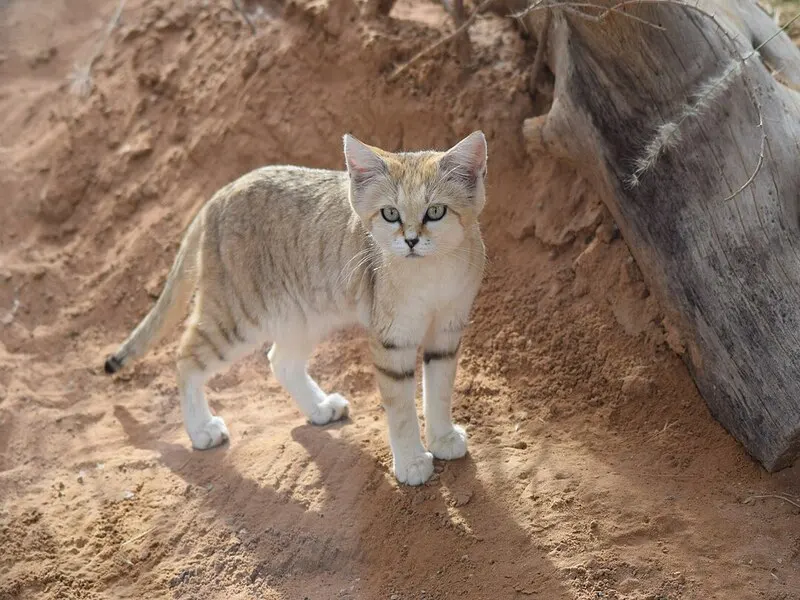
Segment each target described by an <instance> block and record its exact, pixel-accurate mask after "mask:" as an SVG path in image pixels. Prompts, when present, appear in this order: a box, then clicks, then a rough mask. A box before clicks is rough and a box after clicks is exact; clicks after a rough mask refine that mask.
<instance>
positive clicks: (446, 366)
mask: <svg viewBox="0 0 800 600" xmlns="http://www.w3.org/2000/svg"><path fill="white" fill-rule="evenodd" d="M460 345H461V331H460V330H458V331H453V330H450V329H445V330H436V329H433V330H432V331H431V332H430V333H429V334H428V336H427V337H426V339H425V342H424V344H423V355H422V364H423V379H422V398H423V404H424V410H425V441H426V442H427V443H428V450H430V451H431V452H432V453H433V455H434V456H435V457H436V458H439V459H442V460H453V459H455V458H461V457H462V456H464V455H465V454H466V453H467V432H466V431H464V428H463V427H461V426H459V425H455V424H454V423H453V420H452V416H451V398H452V394H453V382H454V381H455V377H456V368H457V366H458V352H459V349H460Z"/></svg>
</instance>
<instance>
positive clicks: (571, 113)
mask: <svg viewBox="0 0 800 600" xmlns="http://www.w3.org/2000/svg"><path fill="white" fill-rule="evenodd" d="M599 4H601V5H602V6H606V7H609V6H616V8H615V10H614V11H613V12H610V13H608V14H607V15H606V16H605V17H603V18H602V19H600V20H599V21H598V20H592V19H587V18H585V17H582V16H580V15H577V14H576V13H575V11H578V10H582V11H586V12H588V13H591V14H593V15H599V14H601V12H600V11H598V10H597V9H589V8H586V4H585V3H584V4H582V5H580V4H577V3H576V4H574V5H571V4H570V3H569V2H555V1H554V2H550V3H549V6H551V8H548V9H546V10H552V11H553V19H552V29H551V30H550V32H549V38H548V39H549V42H548V52H547V55H548V58H547V64H548V66H549V67H550V69H551V71H552V72H553V73H554V74H555V80H556V87H555V95H554V101H553V105H552V109H551V110H550V112H549V113H548V114H547V115H545V116H542V117H537V118H534V119H530V120H528V121H527V122H526V124H525V135H526V139H527V141H528V143H529V145H530V147H531V149H532V151H534V152H539V153H548V154H551V155H555V156H558V157H559V158H561V159H563V160H568V161H571V162H573V163H574V164H575V165H576V167H577V168H578V169H579V170H580V171H581V172H582V174H584V175H585V176H587V177H589V178H591V180H592V181H593V182H595V183H596V184H597V185H598V186H601V187H602V189H603V190H604V197H605V202H606V204H607V206H608V208H609V209H610V211H611V213H612V214H613V216H614V218H615V219H616V220H617V223H618V224H619V226H620V228H621V230H622V232H623V234H624V236H625V239H626V241H627V243H628V244H629V246H630V249H631V252H632V253H633V255H634V257H635V258H636V260H637V262H638V264H639V266H640V268H641V270H642V272H643V273H644V275H645V277H646V280H647V281H648V283H649V285H650V287H651V289H652V290H653V291H654V293H656V294H658V296H659V298H660V300H661V303H662V305H663V306H664V308H665V310H666V312H667V315H668V317H669V319H670V321H672V322H673V323H674V324H675V325H676V326H677V329H678V331H679V333H680V335H681V344H679V345H678V349H679V351H681V353H682V355H683V358H684V360H685V362H686V364H687V365H688V367H689V369H690V372H691V374H692V376H693V377H694V379H695V382H696V384H697V387H698V389H699V390H700V392H701V394H702V395H703V397H704V398H705V400H706V402H707V403H708V406H709V407H710V409H711V412H712V414H713V415H714V416H715V417H716V418H717V419H718V420H719V421H720V422H721V423H722V424H723V425H724V426H725V427H726V428H727V429H728V430H729V431H730V432H731V433H732V434H733V436H734V437H735V438H736V439H738V440H739V441H740V442H741V443H742V444H743V445H744V447H745V448H746V449H747V451H748V452H749V453H750V454H751V455H752V456H754V457H755V458H756V459H758V460H759V461H760V462H761V463H762V464H763V465H764V467H766V468H767V469H768V470H776V469H779V468H782V467H785V466H787V465H789V464H791V462H792V461H793V460H794V459H795V458H796V457H797V455H798V452H800V236H798V194H800V95H798V94H797V93H796V92H794V91H792V90H791V89H789V87H786V86H784V85H782V84H781V83H778V81H776V78H775V77H773V76H772V75H771V73H770V70H769V69H768V68H767V67H766V66H765V64H764V63H763V62H762V61H761V60H760V59H759V57H758V56H757V55H754V56H752V58H750V59H749V60H747V62H746V63H741V62H740V63H739V64H740V65H741V66H742V68H741V73H739V72H734V73H733V74H732V75H731V76H729V77H728V78H727V80H724V81H722V82H721V83H720V84H719V86H717V87H716V88H710V86H711V84H713V83H714V81H715V78H717V79H719V78H720V77H721V76H722V75H723V74H724V73H726V69H727V68H729V67H730V65H731V64H734V63H732V61H741V59H742V58H743V57H745V56H747V55H748V53H750V52H751V51H752V50H753V48H754V46H757V45H758V44H760V43H762V42H763V41H765V40H766V39H768V37H769V36H770V35H772V34H773V33H775V32H776V31H777V29H776V27H775V25H774V23H773V22H772V20H771V19H770V18H769V16H768V15H766V14H765V13H764V12H763V11H761V10H760V9H759V8H758V7H757V6H756V5H755V4H754V3H752V2H751V1H750V0H736V1H728V2H722V1H721V2H719V3H717V4H702V3H701V4H699V5H697V6H698V7H699V10H698V8H692V7H690V6H686V5H680V4H678V3H669V2H666V1H665V2H658V1H655V2H647V1H646V0H645V1H644V2H641V3H635V2H631V3H627V4H624V5H620V4H614V3H609V2H606V1H602V0H601V1H600V2H599ZM509 5H510V6H512V7H513V8H517V9H518V8H520V3H518V2H517V3H514V2H510V3H509ZM540 6H544V5H540ZM544 10H545V9H541V8H540V9H537V10H534V11H532V12H530V13H529V15H528V16H527V17H526V19H527V20H528V24H527V25H528V28H529V30H532V31H536V29H537V27H538V26H541V24H542V22H543V21H544V19H543V17H544ZM703 10H705V11H706V12H707V13H708V14H703V13H702V11H703ZM617 11H618V12H617ZM622 13H627V15H634V16H635V18H632V17H630V16H627V15H626V14H622ZM714 14H715V15H717V16H716V17H715V18H713V19H712V18H710V17H709V16H708V15H714ZM637 19H641V20H644V21H647V22H648V23H650V24H645V23H643V22H641V21H640V20H637ZM654 25H657V26H659V27H660V28H661V29H659V28H656V27H655V26H654ZM721 27H722V29H721ZM725 32H728V33H727V34H726V33H725ZM761 55H762V56H763V58H764V60H765V61H766V62H767V63H769V66H770V67H773V68H777V69H780V71H781V73H782V75H783V77H784V78H786V79H788V80H790V81H792V80H793V81H794V82H795V83H796V82H800V53H798V51H797V49H796V48H795V47H794V45H793V44H792V43H791V41H790V40H789V39H788V37H787V36H786V35H784V34H781V35H778V36H777V37H776V38H775V39H773V40H772V41H771V42H769V43H768V44H767V45H766V46H765V47H764V48H763V49H762V51H761ZM723 79H724V77H723ZM720 86H721V87H720ZM709 89H713V90H714V91H712V92H710V93H709V95H708V96H707V97H706V98H707V99H710V100H711V102H710V103H708V104H709V105H708V106H706V107H704V106H703V104H704V102H703V101H702V100H699V99H697V97H696V96H697V94H698V93H700V94H701V95H702V93H703V92H704V91H705V92H708V91H709ZM720 91H722V92H723V93H718V92H720ZM687 103H689V105H692V104H694V105H696V106H697V111H696V114H692V113H691V111H689V112H688V114H689V116H688V117H687V118H686V119H685V120H684V121H683V122H681V123H680V127H679V128H678V130H679V137H678V138H677V139H676V138H672V142H671V143H670V144H667V146H668V147H667V149H666V150H665V152H664V153H663V154H662V155H660V156H659V157H658V159H657V160H655V162H653V164H652V165H651V166H650V168H649V169H647V170H646V171H645V172H644V173H642V174H641V176H640V177H639V183H638V185H635V186H632V185H631V182H630V180H631V176H632V174H633V173H634V172H635V170H636V166H637V164H640V163H641V159H642V157H643V156H644V155H645V154H646V153H647V146H648V143H650V142H651V141H652V140H654V138H655V136H656V135H657V134H658V132H659V131H660V132H661V133H662V135H666V132H668V131H669V130H670V129H671V126H670V125H669V124H670V123H673V124H675V123H677V122H678V121H680V120H681V118H682V115H686V114H687V108H686V107H687ZM760 123H761V125H760ZM762 140H763V145H762ZM651 149H652V146H651ZM762 153H763V159H762V158H761V155H762ZM637 161H638V162H637ZM759 165H760V167H759Z"/></svg>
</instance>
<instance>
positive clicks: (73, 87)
mask: <svg viewBox="0 0 800 600" xmlns="http://www.w3.org/2000/svg"><path fill="white" fill-rule="evenodd" d="M125 2H127V0H120V1H119V4H117V10H115V11H114V15H113V16H112V17H111V20H110V21H109V22H108V25H106V30H105V35H104V36H103V37H102V39H101V40H100V41H99V42H98V44H97V46H96V47H95V50H94V52H93V53H92V55H91V56H90V57H89V60H88V61H86V63H85V64H82V65H81V64H76V65H75V66H73V68H72V73H70V76H69V79H70V86H69V91H70V92H71V93H73V94H75V95H76V96H81V97H86V96H88V95H89V92H91V91H92V67H93V66H94V63H95V61H96V60H97V58H98V57H99V56H100V53H101V52H102V51H103V48H104V47H105V45H106V42H107V41H108V38H110V37H111V32H112V31H113V30H114V27H116V26H117V23H119V19H120V17H121V16H122V9H123V8H125Z"/></svg>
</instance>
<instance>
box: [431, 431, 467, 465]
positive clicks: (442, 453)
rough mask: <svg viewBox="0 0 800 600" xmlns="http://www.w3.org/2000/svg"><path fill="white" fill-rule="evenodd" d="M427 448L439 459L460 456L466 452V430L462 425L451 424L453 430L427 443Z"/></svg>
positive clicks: (451, 458)
mask: <svg viewBox="0 0 800 600" xmlns="http://www.w3.org/2000/svg"><path fill="white" fill-rule="evenodd" d="M428 450H430V451H431V452H433V455H434V456H435V457H436V458H438V459H441V460H453V459H455V458H461V457H462V456H464V455H465V454H466V453H467V432H466V431H464V428H463V427H460V426H459V425H453V430H452V431H451V432H450V433H447V434H445V435H443V436H442V437H439V438H436V439H435V440H433V441H432V442H431V443H430V444H429V445H428Z"/></svg>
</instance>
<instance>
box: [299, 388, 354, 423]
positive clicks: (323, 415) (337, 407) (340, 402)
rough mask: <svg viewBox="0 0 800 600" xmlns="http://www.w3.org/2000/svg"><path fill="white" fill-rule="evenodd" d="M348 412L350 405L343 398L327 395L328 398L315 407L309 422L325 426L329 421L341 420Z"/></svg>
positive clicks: (336, 395)
mask: <svg viewBox="0 0 800 600" xmlns="http://www.w3.org/2000/svg"><path fill="white" fill-rule="evenodd" d="M349 412H350V403H349V402H348V401H347V400H346V399H345V397H344V396H340V395H339V394H328V396H327V397H326V398H325V400H323V401H322V402H320V403H319V404H318V405H317V408H316V410H315V411H314V413H313V414H312V415H311V416H310V417H309V420H310V421H311V422H312V423H313V424H314V425H326V424H327V423H330V422H331V421H338V420H339V419H343V418H344V417H346V416H347V414H348V413H349Z"/></svg>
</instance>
